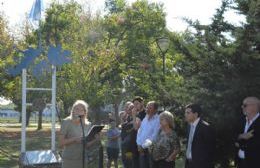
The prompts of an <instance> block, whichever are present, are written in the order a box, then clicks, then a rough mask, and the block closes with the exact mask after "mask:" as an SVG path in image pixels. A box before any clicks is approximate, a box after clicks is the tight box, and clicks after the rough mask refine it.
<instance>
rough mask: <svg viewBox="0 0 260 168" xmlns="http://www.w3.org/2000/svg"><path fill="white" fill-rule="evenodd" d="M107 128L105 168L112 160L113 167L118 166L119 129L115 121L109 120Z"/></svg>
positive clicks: (108, 167)
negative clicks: (106, 159)
mask: <svg viewBox="0 0 260 168" xmlns="http://www.w3.org/2000/svg"><path fill="white" fill-rule="evenodd" d="M109 127H110V128H109V129H108V131H107V139H108V141H107V157H108V161H107V168H110V167H111V163H112V162H114V166H115V168H118V162H117V160H118V155H119V138H120V131H119V129H118V128H117V127H116V122H115V121H110V123H109Z"/></svg>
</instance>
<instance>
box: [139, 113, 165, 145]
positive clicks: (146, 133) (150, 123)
mask: <svg viewBox="0 0 260 168" xmlns="http://www.w3.org/2000/svg"><path fill="white" fill-rule="evenodd" d="M159 129H160V119H159V115H158V114H155V115H153V116H152V117H151V118H150V119H148V115H146V116H145V118H144V119H143V121H142V123H141V126H140V128H139V129H138V132H137V138H136V143H137V145H139V146H142V147H143V148H144V143H145V141H146V140H150V141H152V142H153V141H154V140H155V138H156V136H157V134H158V132H159Z"/></svg>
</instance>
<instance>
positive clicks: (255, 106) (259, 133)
mask: <svg viewBox="0 0 260 168" xmlns="http://www.w3.org/2000/svg"><path fill="white" fill-rule="evenodd" d="M259 109H260V101H259V99H258V98H257V97H247V98H245V99H244V101H243V104H242V110H243V114H244V115H245V119H244V120H243V121H242V123H241V127H240V132H239V134H238V136H237V142H236V143H235V145H236V147H237V148H238V152H237V158H238V159H237V167H238V168H259V167H260V117H259Z"/></svg>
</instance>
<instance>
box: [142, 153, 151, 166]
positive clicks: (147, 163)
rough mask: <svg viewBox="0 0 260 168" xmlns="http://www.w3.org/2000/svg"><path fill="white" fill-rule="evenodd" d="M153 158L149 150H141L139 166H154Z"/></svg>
mask: <svg viewBox="0 0 260 168" xmlns="http://www.w3.org/2000/svg"><path fill="white" fill-rule="evenodd" d="M151 165H152V164H151V158H150V155H149V152H148V150H144V151H143V152H139V167H140V168H152V166H151Z"/></svg>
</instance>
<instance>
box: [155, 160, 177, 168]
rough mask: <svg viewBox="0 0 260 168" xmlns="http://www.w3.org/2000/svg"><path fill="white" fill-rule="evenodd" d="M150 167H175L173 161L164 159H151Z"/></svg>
mask: <svg viewBox="0 0 260 168" xmlns="http://www.w3.org/2000/svg"><path fill="white" fill-rule="evenodd" d="M152 168H175V162H174V161H172V162H167V161H166V160H158V161H153V164H152Z"/></svg>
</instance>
